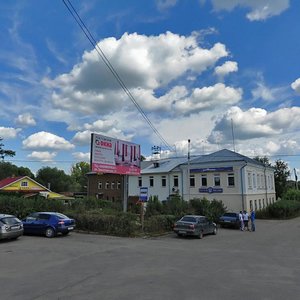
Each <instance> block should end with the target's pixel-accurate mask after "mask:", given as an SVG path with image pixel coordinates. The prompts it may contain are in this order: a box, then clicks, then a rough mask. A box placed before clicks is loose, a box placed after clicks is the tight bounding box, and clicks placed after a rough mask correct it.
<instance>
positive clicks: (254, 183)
mask: <svg viewBox="0 0 300 300" xmlns="http://www.w3.org/2000/svg"><path fill="white" fill-rule="evenodd" d="M252 177H253V187H254V188H256V177H255V174H254V173H253V176H252Z"/></svg>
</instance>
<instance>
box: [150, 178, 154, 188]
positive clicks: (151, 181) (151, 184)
mask: <svg viewBox="0 0 300 300" xmlns="http://www.w3.org/2000/svg"><path fill="white" fill-rule="evenodd" d="M149 186H151V187H153V186H154V178H153V176H150V177H149Z"/></svg>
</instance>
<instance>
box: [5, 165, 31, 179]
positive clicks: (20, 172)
mask: <svg viewBox="0 0 300 300" xmlns="http://www.w3.org/2000/svg"><path fill="white" fill-rule="evenodd" d="M12 176H29V177H30V178H33V179H34V174H32V172H31V171H30V169H28V168H25V167H17V166H16V165H13V164H12V163H10V162H5V161H0V180H2V179H4V178H7V177H12Z"/></svg>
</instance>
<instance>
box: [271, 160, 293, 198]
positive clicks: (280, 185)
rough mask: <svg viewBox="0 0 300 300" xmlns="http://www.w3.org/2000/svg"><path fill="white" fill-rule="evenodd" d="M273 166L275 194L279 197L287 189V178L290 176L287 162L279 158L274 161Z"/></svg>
mask: <svg viewBox="0 0 300 300" xmlns="http://www.w3.org/2000/svg"><path fill="white" fill-rule="evenodd" d="M274 168H275V173H274V177H275V189H276V195H277V197H280V198H281V197H282V195H283V194H284V193H285V192H286V191H287V187H288V185H287V178H288V177H289V176H290V170H289V168H288V164H287V163H286V162H284V161H282V160H281V159H278V160H276V161H275V165H274Z"/></svg>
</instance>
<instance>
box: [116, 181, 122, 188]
mask: <svg viewBox="0 0 300 300" xmlns="http://www.w3.org/2000/svg"><path fill="white" fill-rule="evenodd" d="M120 189H121V181H118V182H117V190H120Z"/></svg>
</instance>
